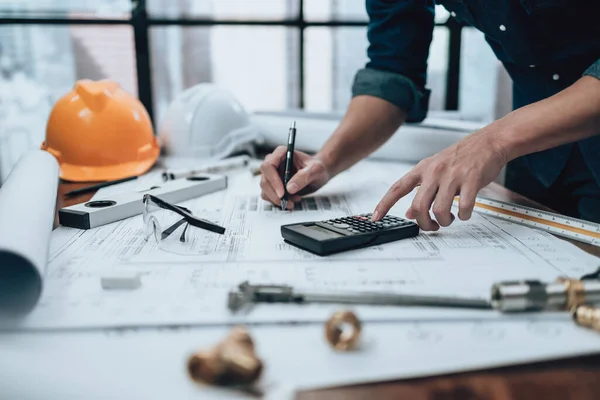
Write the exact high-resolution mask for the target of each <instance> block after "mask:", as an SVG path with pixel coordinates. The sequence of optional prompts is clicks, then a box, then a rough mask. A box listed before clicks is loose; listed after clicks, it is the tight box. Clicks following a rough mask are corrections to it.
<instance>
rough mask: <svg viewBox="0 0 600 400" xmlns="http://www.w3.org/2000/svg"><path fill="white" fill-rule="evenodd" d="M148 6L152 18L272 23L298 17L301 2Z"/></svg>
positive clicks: (175, 0) (157, 1) (213, 0)
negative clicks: (237, 20)
mask: <svg viewBox="0 0 600 400" xmlns="http://www.w3.org/2000/svg"><path fill="white" fill-rule="evenodd" d="M147 4H148V13H149V14H150V15H151V16H152V17H163V18H211V19H213V18H214V19H250V20H260V19H265V20H272V19H284V18H292V17H295V16H297V15H298V4H299V0H252V1H248V0H147Z"/></svg>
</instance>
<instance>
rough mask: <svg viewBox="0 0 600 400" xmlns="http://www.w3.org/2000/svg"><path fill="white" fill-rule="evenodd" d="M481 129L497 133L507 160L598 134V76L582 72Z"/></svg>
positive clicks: (599, 85) (599, 126)
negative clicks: (557, 90) (563, 86)
mask: <svg viewBox="0 0 600 400" xmlns="http://www.w3.org/2000/svg"><path fill="white" fill-rule="evenodd" d="M483 131H484V132H489V133H490V134H492V135H495V136H497V139H498V141H499V143H500V145H501V147H502V148H504V151H505V152H506V157H507V161H510V160H512V159H514V158H517V157H520V156H523V155H525V154H530V153H535V152H538V151H543V150H547V149H550V148H553V147H557V146H560V145H563V144H566V143H571V142H576V141H579V140H582V139H585V138H588V137H591V136H594V135H599V134H600V80H599V79H596V78H594V77H591V76H584V77H583V78H581V79H579V80H578V81H577V82H575V83H574V84H573V85H572V86H570V87H569V88H567V89H565V90H563V91H562V92H560V93H558V94H556V95H555V96H552V97H550V98H548V99H545V100H542V101H539V102H537V103H534V104H531V105H529V106H526V107H523V108H521V109H518V110H515V111H513V112H512V113H510V114H508V115H507V116H506V117H504V118H501V119H499V120H498V121H496V122H494V123H492V124H490V125H489V126H487V127H486V128H484V129H483ZM482 133H483V132H482Z"/></svg>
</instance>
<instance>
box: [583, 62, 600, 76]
mask: <svg viewBox="0 0 600 400" xmlns="http://www.w3.org/2000/svg"><path fill="white" fill-rule="evenodd" d="M583 76H593V77H594V78H597V79H600V60H598V61H596V62H595V63H593V64H592V65H591V66H590V67H589V68H588V69H586V70H585V72H584V73H583Z"/></svg>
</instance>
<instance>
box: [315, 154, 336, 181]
mask: <svg viewBox="0 0 600 400" xmlns="http://www.w3.org/2000/svg"><path fill="white" fill-rule="evenodd" d="M314 159H315V160H317V161H318V162H319V163H320V164H322V165H323V167H324V168H325V172H326V174H327V176H328V178H331V177H333V176H335V175H337V174H338V173H339V171H338V170H337V168H338V167H337V165H338V164H339V162H338V161H337V157H336V156H335V154H334V153H333V152H332V151H327V150H326V149H324V148H323V149H321V150H320V151H319V152H318V153H317V154H315V156H314Z"/></svg>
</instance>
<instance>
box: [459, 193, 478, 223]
mask: <svg viewBox="0 0 600 400" xmlns="http://www.w3.org/2000/svg"><path fill="white" fill-rule="evenodd" d="M476 198H477V188H476V186H475V185H473V184H465V185H464V186H463V187H462V188H461V189H460V199H459V200H458V218H460V219H461V220H463V221H466V220H468V219H469V218H471V215H472V214H473V207H475V199H476Z"/></svg>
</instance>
